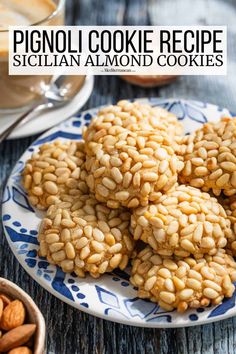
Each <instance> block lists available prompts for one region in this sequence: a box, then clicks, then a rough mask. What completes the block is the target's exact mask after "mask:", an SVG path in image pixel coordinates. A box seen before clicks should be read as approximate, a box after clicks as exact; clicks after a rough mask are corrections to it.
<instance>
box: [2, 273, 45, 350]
mask: <svg viewBox="0 0 236 354" xmlns="http://www.w3.org/2000/svg"><path fill="white" fill-rule="evenodd" d="M44 349H45V322H44V318H43V315H42V314H41V312H40V310H39V308H38V307H37V305H36V304H35V302H34V301H33V300H32V299H31V297H30V296H29V295H27V294H26V293H25V292H24V291H23V290H22V289H21V288H19V287H18V286H17V285H16V284H14V283H12V282H10V281H9V280H7V279H4V278H0V353H7V354H43V353H44Z"/></svg>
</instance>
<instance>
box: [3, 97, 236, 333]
mask: <svg viewBox="0 0 236 354" xmlns="http://www.w3.org/2000/svg"><path fill="white" fill-rule="evenodd" d="M140 101H142V102H148V103H150V104H151V105H152V106H156V105H159V106H161V107H164V108H166V109H167V110H169V111H171V112H173V113H175V114H176V115H177V117H178V119H179V120H181V121H182V123H183V125H184V128H185V133H190V132H192V131H194V130H195V129H197V128H199V127H200V126H201V125H202V124H204V123H205V122H207V121H215V120H218V119H219V118H220V117H221V116H224V115H230V112H229V111H228V110H227V109H222V108H219V107H217V106H215V105H211V104H208V103H203V102H196V101H185V100H177V99H171V100H163V99H156V98H150V99H149V100H148V99H141V100H140ZM97 110H98V109H92V110H89V111H87V112H84V113H81V114H79V115H77V117H73V118H70V119H69V120H67V121H66V122H64V123H62V124H60V125H59V126H57V127H55V128H53V129H51V130H49V131H48V132H47V133H45V134H44V135H42V136H41V137H40V138H39V139H38V140H36V141H35V142H34V143H33V145H32V146H31V147H29V148H28V149H27V151H26V152H25V154H24V155H23V156H22V157H21V159H20V160H19V161H18V163H17V164H16V166H15V168H14V169H13V171H12V174H11V176H10V178H9V180H8V183H7V185H6V187H5V191H4V194H3V199H2V204H3V215H2V220H3V224H4V229H5V235H6V238H7V240H8V243H9V245H10V247H11V249H12V251H13V253H14V254H15V256H16V257H17V259H18V260H19V262H20V263H21V265H22V266H23V267H24V268H25V269H26V271H27V272H28V273H29V274H30V275H31V276H32V277H33V278H34V279H35V280H36V281H37V282H38V283H39V284H40V285H42V286H43V287H44V288H45V289H47V290H48V291H49V292H51V293H52V294H54V295H55V296H57V297H58V298H60V299H61V300H62V301H65V302H67V303H68V304H70V305H72V306H74V307H76V308H78V309H80V310H82V311H85V312H88V313H90V314H93V315H95V316H99V317H102V318H106V319H109V320H112V321H116V322H121V323H125V324H130V325H136V326H143V327H183V326H190V325H196V324H202V323H206V322H211V321H215V320H219V319H223V318H226V317H230V316H233V315H235V314H236V310H235V297H236V294H234V296H233V297H232V298H231V299H226V300H224V301H223V303H222V304H220V305H218V306H215V307H210V308H206V309H197V310H189V311H187V312H186V313H185V314H182V315H181V316H180V315H179V314H178V313H176V311H169V312H167V311H164V310H163V309H161V308H160V307H159V306H158V305H157V304H154V303H152V302H149V301H145V300H142V299H139V298H138V297H137V293H136V289H135V288H134V287H133V286H132V285H131V284H130V283H129V281H128V280H129V269H127V270H126V271H120V270H115V271H114V272H113V273H112V274H107V275H104V276H103V277H101V278H99V279H93V278H91V277H89V276H88V277H87V278H85V279H79V278H77V277H76V275H75V274H65V273H63V272H62V271H61V269H59V268H58V267H56V266H54V265H51V264H49V263H48V262H47V261H46V260H45V259H43V258H41V257H39V256H38V247H39V246H38V240H37V234H38V232H37V228H38V225H39V223H40V219H41V218H42V212H39V211H37V210H34V209H33V208H32V207H31V205H30V204H29V202H28V198H27V195H26V194H25V191H24V189H23V188H22V186H21V183H20V175H21V171H22V169H23V167H24V163H25V161H26V160H27V159H28V158H29V157H30V155H31V154H32V152H33V151H37V149H38V146H39V145H41V144H43V143H45V142H50V141H53V140H55V139H58V138H60V139H62V140H66V139H76V140H79V139H81V131H82V127H83V126H84V125H86V124H88V122H89V121H90V120H91V118H92V117H93V116H94V115H95V114H96V112H97Z"/></svg>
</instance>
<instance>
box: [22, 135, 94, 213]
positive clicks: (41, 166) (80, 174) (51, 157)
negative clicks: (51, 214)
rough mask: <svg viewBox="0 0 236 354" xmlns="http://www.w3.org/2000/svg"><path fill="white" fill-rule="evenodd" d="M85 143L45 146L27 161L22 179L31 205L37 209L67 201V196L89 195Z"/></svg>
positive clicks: (56, 143) (54, 143)
mask: <svg viewBox="0 0 236 354" xmlns="http://www.w3.org/2000/svg"><path fill="white" fill-rule="evenodd" d="M84 163H85V154H84V143H83V142H82V141H80V142H74V141H67V142H61V141H55V142H53V143H50V144H49V143H46V144H44V145H42V146H41V147H40V148H39V151H38V152H36V153H34V154H33V155H32V157H31V159H30V160H28V161H27V163H26V166H25V168H24V171H23V173H22V175H23V186H24V187H25V189H26V191H27V192H28V195H29V199H30V202H31V204H32V205H33V206H35V207H37V208H38V209H43V210H44V209H47V208H48V207H49V206H50V205H53V204H56V203H60V202H62V201H64V199H65V198H64V195H70V194H73V188H76V193H77V194H83V193H87V192H88V187H87V185H86V183H85V179H86V177H87V173H86V172H85V169H84V168H83V165H84Z"/></svg>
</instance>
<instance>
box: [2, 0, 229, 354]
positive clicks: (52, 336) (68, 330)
mask: <svg viewBox="0 0 236 354" xmlns="http://www.w3.org/2000/svg"><path fill="white" fill-rule="evenodd" d="M234 4H235V5H234ZM235 19H236V3H235V0H231V1H230V0H222V1H220V0H198V1H192V0H114V1H113V0H97V1H95V0H67V23H68V24H77V25H79V24H86V25H95V24H98V25H106V24H109V25H122V24H126V25H145V24H159V25H161V24H174V25H175V24H183V25H185V24H187V25H189V24H228V32H229V42H228V44H229V61H228V62H229V68H228V69H229V73H228V76H227V77H182V78H180V79H179V80H178V81H177V82H175V83H173V84H171V85H169V86H166V87H163V88H158V89H142V88H139V87H135V86H132V85H129V84H128V83H126V82H123V81H121V80H120V79H119V78H118V77H105V76H103V77H99V78H96V80H95V87H94V91H93V94H92V96H91V98H90V99H89V101H88V103H87V104H86V106H85V107H84V108H91V107H95V106H97V105H101V104H108V103H111V102H115V101H117V100H119V99H121V98H135V97H145V96H149V97H151V96H158V97H180V98H190V99H200V100H203V101H208V102H212V103H216V104H219V105H221V106H226V107H228V108H229V109H230V110H231V111H235V112H236V99H235V72H236V67H235V66H236V63H235V62H236V59H235V57H236V55H235V52H236V46H235V41H236V40H235V38H236V36H235V32H236V21H235ZM35 138H36V136H33V137H30V138H25V139H19V140H12V141H7V142H5V143H4V144H2V145H1V146H0V184H1V189H3V186H4V183H5V181H6V179H7V177H8V176H9V174H10V172H11V170H12V168H13V166H14V164H15V162H16V161H17V160H18V158H19V157H20V156H21V154H22V153H23V152H24V150H25V149H26V148H27V146H28V145H29V144H30V143H31V142H32V141H33V140H34V139H35ZM0 276H3V277H6V278H8V279H10V280H12V281H14V282H15V283H17V284H18V285H19V286H21V287H22V288H23V289H24V290H26V291H27V292H28V293H29V294H30V295H31V296H32V298H33V299H34V300H35V301H36V303H37V304H38V306H39V307H40V309H41V310H42V312H43V314H44V316H45V320H46V324H47V353H53V354H80V353H82V354H93V353H95V354H100V353H111V354H118V353H127V354H132V353H134V354H136V353H137V354H139V353H140V354H142V353H148V354H152V353H161V354H166V353H170V354H175V353H179V354H189V353H194V354H202V353H207V354H218V353H224V354H226V353H230V354H233V353H236V331H235V328H236V319H235V318H231V319H228V320H225V321H222V322H218V323H214V324H209V325H205V326H197V327H191V328H179V329H168V330H165V329H160V330H159V329H142V328H137V327H129V326H124V325H120V324H115V323H111V322H109V321H104V320H101V319H98V318H95V317H93V316H89V315H87V314H84V313H83V312H80V311H78V310H76V309H73V308H72V307H70V306H68V305H66V304H65V303H63V302H61V301H60V300H58V299H56V298H55V297H53V296H52V295H51V294H49V293H48V292H47V291H46V290H44V289H43V288H41V287H40V286H39V285H38V284H37V283H36V282H35V281H34V280H33V279H31V278H30V277H29V275H28V274H27V273H26V272H25V271H24V270H23V268H22V267H21V266H20V265H19V264H18V262H17V261H16V259H15V258H14V256H13V254H12V253H11V251H10V249H9V246H8V244H7V242H6V241H5V238H4V235H3V231H2V228H1V229H0Z"/></svg>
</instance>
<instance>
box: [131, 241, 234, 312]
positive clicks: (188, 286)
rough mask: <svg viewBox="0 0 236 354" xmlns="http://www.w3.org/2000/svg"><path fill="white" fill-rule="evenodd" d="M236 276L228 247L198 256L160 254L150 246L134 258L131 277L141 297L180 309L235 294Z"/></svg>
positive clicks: (166, 306) (212, 302)
mask: <svg viewBox="0 0 236 354" xmlns="http://www.w3.org/2000/svg"><path fill="white" fill-rule="evenodd" d="M235 280H236V263H235V261H234V259H233V258H232V257H231V256H230V255H228V254H226V253H225V250H219V251H218V252H217V253H216V255H214V256H209V255H205V256H204V257H203V258H201V259H198V260H195V259H194V258H190V257H188V258H182V259H181V258H178V257H173V258H171V257H165V256H160V255H158V254H157V253H155V252H154V251H153V250H152V249H151V247H149V246H148V247H146V248H145V249H144V250H142V251H141V252H140V253H139V254H138V255H137V257H136V258H135V259H134V260H133V261H132V274H131V278H130V281H131V283H132V284H133V285H134V286H136V287H137V288H138V296H139V297H141V298H145V299H150V300H151V301H153V302H158V304H159V305H160V306H161V307H162V308H163V309H165V310H167V311H171V310H173V309H174V308H177V311H179V312H183V311H186V310H187V309H188V308H198V307H205V306H208V305H209V304H213V305H218V304H219V303H221V302H222V300H223V298H224V297H231V296H232V295H233V292H234V290H235V287H234V285H233V283H232V282H233V281H235Z"/></svg>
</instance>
